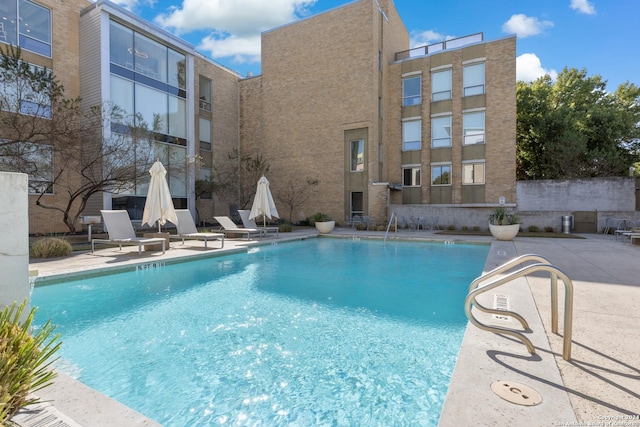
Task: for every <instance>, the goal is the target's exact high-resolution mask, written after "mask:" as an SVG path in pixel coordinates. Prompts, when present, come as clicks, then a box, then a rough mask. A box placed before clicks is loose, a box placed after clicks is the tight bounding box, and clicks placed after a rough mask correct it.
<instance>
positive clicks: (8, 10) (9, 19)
mask: <svg viewBox="0 0 640 427" xmlns="http://www.w3.org/2000/svg"><path fill="white" fill-rule="evenodd" d="M16 22H18V3H17V2H16V1H15V0H3V1H0V26H1V27H0V29H1V30H2V31H0V42H4V43H8V44H12V45H14V46H15V45H17V44H18V43H17V40H18V36H17V33H18V32H17V26H16Z"/></svg>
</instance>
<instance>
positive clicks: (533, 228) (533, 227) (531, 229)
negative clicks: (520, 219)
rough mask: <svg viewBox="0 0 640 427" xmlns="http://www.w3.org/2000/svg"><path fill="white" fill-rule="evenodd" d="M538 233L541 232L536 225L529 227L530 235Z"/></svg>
mask: <svg viewBox="0 0 640 427" xmlns="http://www.w3.org/2000/svg"><path fill="white" fill-rule="evenodd" d="M538 231H540V229H539V228H538V227H537V226H535V225H530V226H529V233H537V232H538Z"/></svg>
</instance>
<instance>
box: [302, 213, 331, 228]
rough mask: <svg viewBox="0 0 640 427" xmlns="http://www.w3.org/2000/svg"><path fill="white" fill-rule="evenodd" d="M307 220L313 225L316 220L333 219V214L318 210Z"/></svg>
mask: <svg viewBox="0 0 640 427" xmlns="http://www.w3.org/2000/svg"><path fill="white" fill-rule="evenodd" d="M307 221H309V225H311V226H313V225H314V224H315V223H316V222H326V221H333V218H331V215H329V214H326V213H322V212H316V213H314V214H313V215H311V216H310V217H309V218H308V219H307Z"/></svg>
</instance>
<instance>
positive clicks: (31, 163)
mask: <svg viewBox="0 0 640 427" xmlns="http://www.w3.org/2000/svg"><path fill="white" fill-rule="evenodd" d="M10 150H11V152H5V151H8V150H1V149H0V170H3V171H7V172H22V173H26V174H28V175H29V193H31V194H42V193H45V194H52V193H53V185H52V184H53V147H52V146H51V145H47V144H36V143H30V142H19V143H16V144H11V149H10Z"/></svg>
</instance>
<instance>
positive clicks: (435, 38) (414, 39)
mask: <svg viewBox="0 0 640 427" xmlns="http://www.w3.org/2000/svg"><path fill="white" fill-rule="evenodd" d="M452 38H455V37H454V36H445V35H444V34H440V33H438V32H437V31H432V30H427V31H419V32H416V31H412V32H411V40H410V46H411V49H413V48H414V47H418V46H425V45H430V44H433V43H437V42H441V41H443V40H450V39H452Z"/></svg>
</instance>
